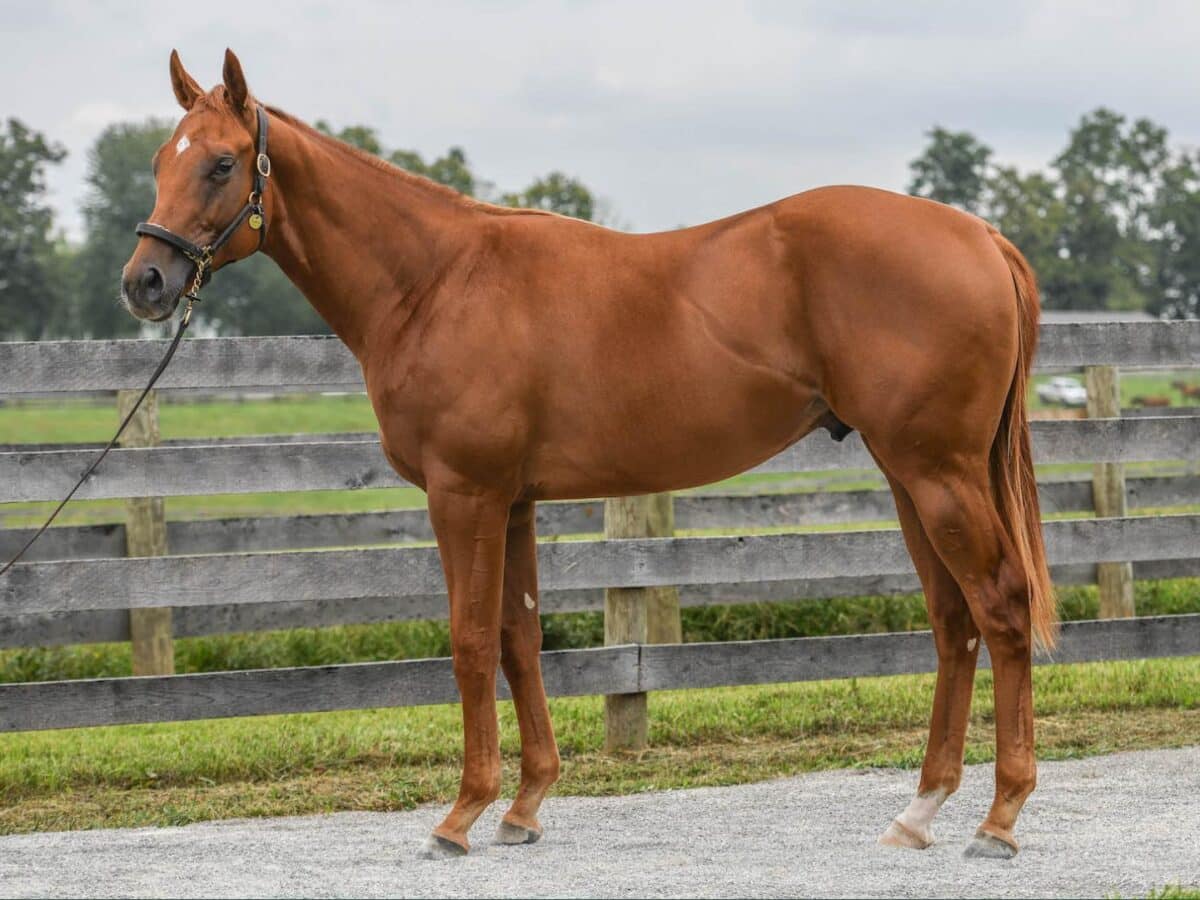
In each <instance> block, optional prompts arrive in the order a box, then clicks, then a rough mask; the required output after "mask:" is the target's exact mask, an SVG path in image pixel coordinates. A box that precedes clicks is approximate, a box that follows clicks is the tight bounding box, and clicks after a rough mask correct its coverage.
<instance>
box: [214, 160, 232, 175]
mask: <svg viewBox="0 0 1200 900" xmlns="http://www.w3.org/2000/svg"><path fill="white" fill-rule="evenodd" d="M236 161H237V160H235V159H234V158H233V157H232V156H222V157H221V158H220V159H218V160H217V166H216V168H215V169H213V174H215V175H228V174H229V173H230V172H232V171H233V164H234V163H235V162H236Z"/></svg>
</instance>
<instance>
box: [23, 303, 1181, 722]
mask: <svg viewBox="0 0 1200 900" xmlns="http://www.w3.org/2000/svg"><path fill="white" fill-rule="evenodd" d="M161 350H162V346H161V343H160V342H140V341H133V342H130V341H110V342H86V343H61V344H60V343H48V344H47V343H40V344H0V373H3V374H2V375H0V395H5V394H7V395H20V394H22V393H26V392H29V393H45V392H54V391H78V390H116V389H123V388H130V387H136V386H137V385H138V384H139V383H140V381H141V379H142V378H143V377H144V375H145V372H146V371H147V369H149V368H150V367H151V366H152V365H153V363H154V361H155V360H156V358H157V355H158V354H159V353H160V352H161ZM1038 364H1039V366H1041V367H1043V368H1047V369H1062V368H1067V367H1073V366H1083V365H1093V366H1094V365H1099V364H1104V365H1121V366H1146V367H1155V366H1158V367H1197V366H1200V325H1198V324H1197V323H1194V322H1192V323H1161V322H1152V323H1119V324H1118V323H1101V324H1089V325H1053V326H1046V327H1045V328H1044V329H1043V334H1042V348H1041V350H1040V352H1039V357H1038ZM165 384H166V385H168V386H170V385H176V386H181V387H183V386H186V387H191V388H208V387H213V388H238V387H273V386H294V385H309V386H311V387H314V388H317V387H330V386H336V387H349V388H350V389H356V388H360V387H361V376H360V373H359V371H358V367H357V365H356V364H355V362H354V360H353V359H352V358H351V357H350V356H349V354H348V353H347V352H346V351H345V349H344V348H343V347H342V345H341V344H340V343H339V342H336V341H333V340H329V339H320V338H317V339H309V338H246V339H232V340H227V339H221V340H213V341H189V342H186V343H185V344H184V345H183V348H182V349H181V350H180V354H179V357H178V358H177V361H176V363H175V364H174V365H173V367H172V370H171V371H170V372H169V373H168V375H167V377H166V380H165ZM1034 433H1035V454H1036V457H1037V459H1038V461H1039V462H1042V463H1044V462H1070V463H1079V462H1110V463H1127V462H1162V461H1175V462H1178V461H1186V462H1195V461H1197V460H1200V416H1161V417H1138V418H1127V419H1090V420H1067V421H1054V422H1037V423H1035V424H1034ZM342 437H344V438H345V439H343V440H335V441H330V440H308V441H306V440H294V439H290V438H289V439H287V440H262V439H258V440H250V441H247V440H245V439H236V440H230V441H220V442H213V441H209V442H203V443H202V444H199V445H180V444H174V445H164V446H161V447H154V448H146V449H127V450H125V449H123V450H118V451H116V452H114V454H113V455H112V457H111V458H110V460H109V461H108V462H107V463H106V465H105V468H104V469H103V470H102V471H101V472H99V473H98V474H97V475H96V476H95V477H94V478H93V480H92V481H91V482H90V483H89V485H88V486H87V487H86V488H85V491H84V492H81V496H88V497H93V498H116V497H131V496H133V497H138V496H171V495H189V494H209V493H234V492H260V491H293V490H318V489H346V488H364V487H388V486H400V485H402V482H401V481H400V480H399V479H398V478H396V477H395V476H394V474H392V472H391V470H390V468H389V467H388V466H387V465H386V463H385V461H384V460H383V457H382V454H381V453H380V450H379V447H378V443H377V442H376V441H375V439H374V438H373V437H371V436H363V435H346V436H342ZM91 455H92V452H91V451H86V450H80V449H78V448H76V449H71V450H48V449H35V450H30V449H28V448H22V449H19V450H12V451H10V452H5V453H0V502H12V501H29V500H47V499H56V498H57V497H58V496H59V495H60V494H61V493H62V492H63V491H65V489H66V488H67V487H69V486H70V484H71V483H72V482H73V480H74V478H75V477H77V475H78V474H79V472H80V471H82V469H83V467H84V466H85V465H86V464H87V463H88V462H89V461H90V459H91ZM871 468H873V462H872V461H871V459H870V457H869V455H868V454H867V453H866V450H865V448H864V447H863V445H862V443H861V441H860V440H859V439H858V436H857V435H854V436H852V437H851V438H850V439H849V440H847V441H846V442H845V443H843V444H840V445H839V444H835V443H834V442H832V441H830V440H829V439H828V438H827V437H826V436H825V435H824V434H819V435H814V436H811V437H810V438H808V439H806V440H805V441H803V442H801V443H800V444H798V445H797V446H796V447H793V448H791V449H789V450H788V451H786V452H784V453H782V454H780V455H779V456H777V457H775V458H774V459H772V460H768V461H767V462H765V463H764V464H763V465H762V466H760V467H759V468H758V469H757V471H762V472H812V471H823V470H837V469H871ZM1128 487H1129V491H1130V494H1131V497H1130V501H1131V504H1130V505H1132V506H1135V507H1136V506H1139V505H1140V506H1143V507H1170V506H1178V505H1188V504H1191V503H1195V502H1197V500H1198V498H1200V478H1198V477H1197V476H1196V474H1195V472H1194V470H1193V469H1189V471H1188V473H1187V474H1184V475H1182V476H1180V477H1170V478H1167V477H1153V478H1143V479H1132V480H1131V481H1130V484H1129V486H1128ZM1043 492H1044V497H1045V499H1046V508H1047V511H1055V510H1058V511H1061V510H1068V509H1069V510H1075V509H1079V510H1084V509H1089V508H1090V507H1091V496H1090V485H1088V484H1086V483H1085V484H1079V483H1065V484H1056V483H1047V484H1046V485H1044V486H1043ZM677 503H678V508H677V516H678V524H679V526H680V527H683V528H721V527H739V526H741V525H754V526H763V525H770V524H792V523H799V522H801V521H803V522H805V523H809V522H813V521H828V522H846V521H855V520H857V521H863V520H869V519H881V518H887V519H890V518H891V517H892V508H891V503H890V500H889V499H888V497H887V495H886V494H885V493H884V492H882V491H853V492H845V494H844V495H841V496H839V495H837V494H832V493H830V494H797V495H785V496H778V495H776V496H773V497H771V498H770V499H769V500H768V499H766V498H763V497H711V496H708V497H706V496H695V497H682V498H679V500H678V501H677ZM541 515H542V516H543V528H544V530H545V531H546V532H547V533H550V534H555V533H557V534H567V533H581V532H594V531H597V530H599V522H600V506H599V504H588V503H576V504H547V505H545V507H544V509H543V510H542V513H541ZM427 529H428V526H427V524H426V523H425V520H424V514H423V512H421V513H418V512H412V513H406V512H394V513H387V514H378V515H376V514H364V515H360V516H321V517H301V516H296V517H279V518H277V519H257V520H246V521H243V522H239V523H236V524H235V523H230V522H219V523H212V522H190V523H177V524H173V525H172V526H171V530H170V531H169V533H168V538H169V543H170V544H171V545H172V547H173V550H174V551H175V552H178V551H179V550H180V549H188V550H191V551H192V552H193V554H199V555H182V556H180V555H176V556H161V557H153V558H134V559H129V558H119V557H120V553H119V552H118V546H119V545H114V543H113V542H121V543H123V537H124V536H123V534H122V533H121V530H120V528H119V526H118V527H111V528H110V527H99V528H96V527H88V528H73V529H58V530H56V532H55V533H52V534H51V535H49V536H48V537H47V541H48V544H47V546H46V547H45V548H42V549H41V550H40V551H39V552H40V553H41V554H42V558H43V559H44V558H46V556H47V555H49V554H51V553H55V554H58V561H53V562H50V561H33V562H29V563H25V564H22V565H20V566H19V567H17V568H16V569H14V570H13V571H12V572H11V573H10V574H9V576H8V577H6V578H5V579H3V580H0V611H2V614H0V646H18V645H20V644H22V643H24V644H30V643H37V642H47V643H61V642H67V641H71V640H77V641H86V640H98V639H123V638H124V637H125V636H127V635H128V630H129V621H128V611H129V610H131V609H135V610H136V609H143V608H149V607H161V606H164V605H169V606H171V607H173V608H174V610H175V615H176V632H175V633H176V634H177V635H178V634H192V633H195V634H201V633H212V632H214V631H224V630H243V629H244V630H251V629H253V628H260V627H285V626H286V625H287V624H305V625H319V624H334V623H341V622H344V621H375V620H380V619H386V618H391V619H394V618H441V617H444V615H445V603H444V600H443V599H442V598H441V596H440V595H441V593H442V590H443V582H442V575H441V570H440V566H439V564H438V560H437V556H436V551H435V550H434V549H433V548H431V547H407V548H386V549H354V550H346V549H329V550H311V549H309V550H305V551H302V552H274V550H275V549H278V548H285V547H286V548H288V549H294V548H296V547H306V548H313V547H346V546H353V545H363V544H369V543H396V542H401V541H413V540H416V541H420V540H426V539H428V537H429V533H428V530H427ZM1046 535H1047V542H1048V550H1049V555H1050V558H1051V561H1052V563H1053V564H1054V565H1055V567H1056V575H1057V576H1058V577H1060V578H1063V579H1066V580H1073V579H1078V580H1086V579H1087V578H1089V577H1090V576H1089V573H1090V572H1091V571H1092V570H1093V569H1094V565H1095V564H1096V563H1112V562H1126V561H1128V562H1132V563H1134V564H1135V565H1136V566H1137V569H1136V570H1135V571H1136V573H1137V574H1138V575H1139V577H1169V576H1175V575H1179V574H1193V573H1194V572H1196V571H1197V568H1198V567H1200V559H1198V557H1200V554H1198V553H1197V550H1198V549H1200V516H1196V515H1174V516H1158V517H1153V518H1151V517H1143V518H1138V517H1116V518H1107V519H1078V520H1062V521H1055V522H1050V523H1047V525H1046ZM18 537H19V534H13V533H10V534H7V535H3V536H0V541H3V546H7V545H8V544H10V543H12V542H13V541H14V540H15V539H16V538H18ZM247 546H250V547H254V548H256V549H259V550H263V549H265V550H268V551H271V552H258V553H244V552H242V553H239V552H233V551H234V550H237V549H244V548H245V547H247ZM81 555H86V556H94V557H107V558H94V559H80V558H77V557H79V556H81ZM72 557H76V558H72ZM539 564H540V568H541V572H542V582H543V587H544V588H545V589H546V591H547V593H546V595H545V598H544V602H543V609H544V610H545V611H555V610H563V611H566V610H575V609H595V608H599V606H600V604H601V599H600V598H601V593H600V592H601V590H602V589H603V588H614V587H650V586H657V585H682V586H683V590H682V601H683V603H685V604H688V605H694V604H699V603H712V602H722V601H725V602H728V601H730V600H734V599H737V600H749V601H754V600H770V599H789V598H795V597H802V596H837V595H840V594H845V593H851V592H855V593H881V592H888V591H893V590H911V589H914V588H915V587H916V583H915V578H914V576H913V573H912V567H911V563H910V561H909V559H908V556H907V553H906V552H905V550H904V544H903V541H902V539H901V537H900V534H899V532H898V531H896V530H894V529H886V530H871V531H844V532H824V533H805V534H781V535H759V536H746V537H707V538H674V539H672V538H662V539H637V540H620V541H583V542H548V543H544V544H542V545H540V547H539ZM731 592H733V593H732V594H731ZM351 610H353V612H351ZM350 615H353V616H355V618H353V619H349V618H347V617H348V616H350ZM35 638H36V640H35ZM1197 652H1200V616H1174V617H1161V618H1155V619H1130V620H1123V621H1105V622H1095V623H1092V622H1088V623H1074V624H1071V625H1068V626H1066V628H1065V630H1064V642H1063V648H1062V650H1060V651H1059V653H1058V654H1057V656H1056V661H1082V660H1090V659H1122V658H1132V657H1147V656H1163V655H1178V654H1185V653H1186V654H1190V653H1197ZM933 663H934V660H933V654H932V651H931V648H930V642H929V641H928V639H927V636H925V635H921V634H903V635H872V636H852V637H846V638H819V639H817V638H812V639H808V638H806V639H800V640H795V641H769V642H751V643H745V644H742V643H739V644H705V645H676V646H661V647H650V646H625V647H607V648H603V649H601V650H588V651H570V652H563V653H558V654H548V655H547V657H546V664H545V665H546V673H547V681H548V685H549V687H550V690H551V692H552V693H558V694H572V693H575V694H594V693H637V692H644V691H648V690H663V689H672V688H680V687H703V686H714V685H724V684H749V683H761V682H767V681H791V680H804V679H809V678H829V677H841V676H844V675H864V676H865V675H877V674H895V673H900V672H915V671H929V670H931V669H932V667H933ZM455 699H457V695H456V693H455V690H454V686H453V679H452V677H451V670H450V666H449V663H448V661H446V660H419V661H412V662H397V663H380V664H371V665H351V666H329V667H320V668H313V669H283V670H266V671H256V672H225V673H213V674H207V675H190V676H162V677H149V678H137V679H100V680H94V681H81V682H58V683H44V684H19V685H3V686H0V731H2V730H19V729H27V728H51V727H70V726H75V725H94V724H104V723H114V724H115V723H122V722H142V721H163V720H168V719H191V718H204V717H213V716H227V715H253V714H264V713H278V712H293V711H302V710H320V709H342V708H354V707H370V706H386V705H407V704H417V703H441V702H450V701H453V700H455Z"/></svg>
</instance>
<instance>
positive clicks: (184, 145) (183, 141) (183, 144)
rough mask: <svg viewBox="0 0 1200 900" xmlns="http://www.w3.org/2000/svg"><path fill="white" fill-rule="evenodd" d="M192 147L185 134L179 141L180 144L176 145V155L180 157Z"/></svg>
mask: <svg viewBox="0 0 1200 900" xmlns="http://www.w3.org/2000/svg"><path fill="white" fill-rule="evenodd" d="M190 146H192V142H191V141H189V140H188V136H187V135H186V134H185V135H184V136H183V137H181V138H180V139H179V143H178V144H176V145H175V155H176V156H178V155H179V154H180V153H182V152H183V151H184V150H186V149H187V148H188V147H190Z"/></svg>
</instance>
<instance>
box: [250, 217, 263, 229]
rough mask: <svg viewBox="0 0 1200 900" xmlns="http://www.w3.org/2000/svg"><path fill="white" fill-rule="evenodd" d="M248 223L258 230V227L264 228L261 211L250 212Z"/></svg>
mask: <svg viewBox="0 0 1200 900" xmlns="http://www.w3.org/2000/svg"><path fill="white" fill-rule="evenodd" d="M247 223H248V224H249V225H250V227H251V228H253V229H254V230H255V231H258V229H260V228H262V225H263V217H262V214H261V213H250V218H249V219H247Z"/></svg>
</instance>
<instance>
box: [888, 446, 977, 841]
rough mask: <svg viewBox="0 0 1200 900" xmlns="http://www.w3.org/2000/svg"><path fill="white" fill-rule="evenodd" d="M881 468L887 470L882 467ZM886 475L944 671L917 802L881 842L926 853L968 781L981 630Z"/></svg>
mask: <svg viewBox="0 0 1200 900" xmlns="http://www.w3.org/2000/svg"><path fill="white" fill-rule="evenodd" d="M880 468H883V465H882V464H880ZM884 474H885V475H887V479H888V484H890V485H891V488H892V494H893V495H894V496H895V498H896V512H897V514H898V515H899V517H900V526H901V528H902V529H903V531H904V541H905V543H906V544H907V545H908V552H909V554H910V555H911V556H912V558H913V564H914V565H915V566H916V569H917V574H918V575H919V576H920V578H921V586H922V588H924V590H925V606H926V608H927V609H928V610H929V622H930V625H931V626H932V627H933V640H934V644H935V645H936V647H937V655H938V670H937V686H936V687H935V688H934V694H933V714H932V716H931V717H930V721H929V743H928V744H927V745H926V747H925V762H924V764H923V765H922V766H921V781H920V785H919V786H918V788H917V796H916V797H914V798H913V800H912V802H911V803H909V804H908V807H907V808H906V809H905V810H904V811H903V812H902V813H900V815H898V816H897V817H896V818H895V820H894V821H893V822H892V823H891V825H889V826H888V828H887V830H886V831H885V832H884V833H883V835H882V836H881V837H880V838H879V842H880V843H881V844H887V845H889V846H893V847H908V848H912V849H916V850H924V849H925V848H926V847H928V846H929V845H930V844H932V843H933V831H932V830H931V828H930V824H931V822H932V821H933V817H934V816H935V815H936V814H937V811H938V810H939V809H940V808H941V805H942V804H943V803H944V802H945V800H946V798H947V797H949V796H950V795H951V794H953V793H954V792H955V791H956V790H958V785H959V781H960V780H961V779H962V768H963V745H964V743H965V741H966V737H967V720H968V719H969V718H970V712H971V692H972V689H973V687H974V684H975V662H976V659H977V658H978V656H979V629H977V628H976V627H975V623H974V622H973V621H971V613H970V611H969V610H968V608H967V603H966V600H965V599H964V598H963V594H962V590H961V589H960V588H959V586H958V582H956V581H955V580H954V576H953V575H951V574H950V570H949V569H947V568H946V566H945V564H944V563H943V562H942V560H941V559H940V558H939V557H938V555H937V552H936V551H935V550H934V548H933V545H932V544H931V543H930V542H929V538H928V537H927V536H926V534H925V529H924V528H923V527H922V525H921V521H920V519H919V518H918V516H917V510H916V507H915V506H913V502H912V498H911V497H909V495H908V491H907V490H905V488H904V486H903V485H902V484H900V482H899V481H897V480H896V479H895V478H894V477H892V476H891V475H890V474H888V473H887V471H886V470H884Z"/></svg>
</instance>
